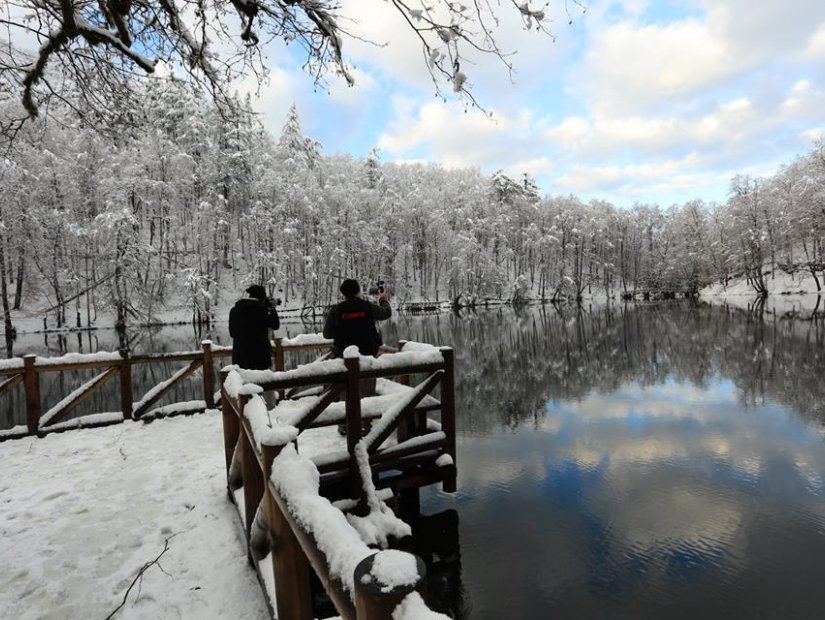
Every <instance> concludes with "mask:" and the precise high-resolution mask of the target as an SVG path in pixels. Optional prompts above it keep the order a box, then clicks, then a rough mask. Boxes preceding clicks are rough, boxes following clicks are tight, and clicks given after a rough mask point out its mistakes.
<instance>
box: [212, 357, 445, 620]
mask: <svg viewBox="0 0 825 620" xmlns="http://www.w3.org/2000/svg"><path fill="white" fill-rule="evenodd" d="M410 348H411V347H410V346H409V345H406V343H400V346H399V349H398V352H397V353H388V354H386V355H382V356H380V357H379V358H377V359H372V358H363V357H361V358H359V357H357V356H355V357H352V358H348V359H343V360H342V359H337V360H333V359H326V360H322V361H319V362H316V363H314V364H310V365H308V366H304V367H302V368H299V369H297V370H295V371H285V372H268V371H243V370H240V371H232V372H230V371H222V374H221V378H222V381H221V385H222V392H221V403H222V410H223V423H224V447H225V457H226V471H227V481H228V488H229V494H230V497H231V498H234V499H235V501H236V503H237V504H238V507H239V512H240V513H241V514H242V515H243V517H242V518H243V522H244V531H245V533H246V537H247V544H248V545H249V553H250V557H251V558H252V557H254V558H257V559H259V560H261V561H253V565H254V566H255V567H256V568H257V570H258V572H259V575H260V581H261V583H262V584H265V583H267V582H269V581H270V579H269V578H268V575H269V574H271V575H273V576H274V582H275V601H276V602H275V606H276V608H277V617H279V618H296V619H305V618H306V619H311V618H313V617H314V616H313V610H312V599H311V596H310V590H309V573H308V567H309V566H311V567H312V569H313V570H314V571H315V573H316V574H317V575H318V578H319V579H320V581H321V583H322V584H323V585H324V588H325V590H326V591H327V593H328V595H329V597H330V599H331V600H332V602H333V603H334V605H335V607H336V609H337V611H338V613H339V614H340V616H341V617H342V618H345V619H358V620H364V619H367V620H379V619H381V620H389V618H391V613H392V610H393V609H394V608H395V606H396V605H397V604H398V603H399V602H400V601H402V600H403V599H404V598H405V597H406V596H407V595H408V594H409V593H410V592H411V591H412V590H415V589H418V588H420V580H419V582H417V583H415V584H409V585H408V586H406V587H402V588H389V589H388V588H368V587H362V586H363V583H362V579H361V577H358V578H356V577H355V576H353V577H352V583H353V584H354V590H355V591H354V592H352V591H350V592H348V591H347V588H346V585H345V584H346V583H347V582H348V580H349V578H350V576H349V575H341V574H340V568H339V573H338V574H336V573H335V570H334V569H333V567H332V566H331V562H330V559H329V557H328V554H327V553H325V552H324V551H323V549H324V548H325V545H324V544H322V543H320V542H319V540H318V538H319V536H322V534H319V533H317V532H314V531H313V530H312V528H311V527H308V526H307V525H306V523H305V520H302V519H301V518H299V517H298V516H297V515H299V514H300V507H296V503H297V502H298V501H299V500H295V499H293V498H291V497H290V495H289V493H288V492H285V491H284V490H283V487H282V486H279V475H280V474H279V472H277V471H276V472H275V475H274V476H273V470H274V469H276V467H275V466H277V462H278V461H277V459H278V457H279V455H280V454H281V453H282V451H283V450H284V449H285V448H286V447H287V446H290V447H292V446H294V447H295V448H296V449H295V450H293V451H294V452H295V454H296V456H299V455H300V454H301V452H302V449H303V448H302V446H311V445H312V438H311V435H312V433H313V432H315V431H320V430H322V429H325V428H326V429H331V431H332V433H333V434H337V433H336V431H335V427H336V426H337V425H339V424H343V425H344V427H345V428H346V435H345V436H343V437H341V438H340V444H341V445H340V447H339V449H337V450H332V451H330V452H325V453H323V454H318V453H312V451H311V450H309V451H308V453H309V455H310V456H309V457H308V458H306V459H305V460H306V462H307V463H311V465H308V467H310V468H311V469H317V472H318V479H319V485H318V490H317V492H318V496H319V497H323V498H324V499H325V500H328V501H329V502H335V506H337V507H333V504H332V503H330V504H329V506H330V507H331V510H339V508H340V509H343V510H345V511H348V512H352V513H354V514H364V513H365V512H368V510H369V507H370V506H371V505H372V506H374V504H375V501H376V498H377V497H378V496H379V495H380V496H381V497H386V498H389V497H392V498H394V499H395V500H397V502H398V504H397V505H398V506H401V507H406V508H408V509H411V510H417V508H418V490H419V488H420V487H422V486H425V485H429V484H434V483H441V484H442V485H443V489H444V490H445V491H448V492H452V491H455V487H456V466H455V463H456V461H455V456H456V455H455V449H456V444H455V403H454V373H453V351H452V349H450V348H446V347H442V348H436V347H429V349H422V348H421V345H418V347H417V348H415V349H413V350H410ZM415 375H420V376H421V378H422V380H421V381H420V382H419V383H417V384H416V385H414V386H410V385H409V383H410V377H411V376H415ZM372 381H375V393H374V394H371V395H369V396H365V395H363V394H362V390H363V387H364V386H365V385H366V386H367V387H371V382H372ZM436 388H438V398H435V397H434V396H433V395H431V393H432V392H434V391H435V390H436ZM276 395H279V396H280V398H279V399H278V400H277V405H276V406H275V407H274V408H273V409H271V410H269V411H268V418H267V419H264V420H263V426H264V427H265V428H264V429H263V430H261V425H262V422H261V420H260V419H258V420H256V415H258V416H260V415H261V414H260V412H261V411H266V410H267V408H266V407H264V406H263V405H262V404H261V403H263V402H264V401H265V400H266V399H272V400H275V399H276V398H278V396H276ZM254 401H257V403H259V404H257V406H254V407H253V402H254ZM252 410H254V411H252ZM255 411H257V414H256V413H255ZM279 411H280V412H282V413H280V414H279ZM436 413H437V414H438V417H439V419H438V420H436V419H434V418H431V417H430V414H436ZM273 420H274V421H273ZM365 421H371V422H372V428H371V430H365V424H364V422H365ZM267 422H269V423H270V424H271V426H268V425H267ZM256 427H257V429H256ZM287 429H289V430H287ZM272 434H274V439H273V437H269V439H267V435H272ZM329 434H330V433H329V432H328V433H327V436H329ZM359 453H360V457H359ZM324 505H326V504H324ZM259 507H260V509H259ZM256 521H257V523H256ZM256 530H258V531H259V532H260V531H261V530H263V531H265V532H268V536H261V535H260V533H259V534H258V535H257V536H256ZM256 539H257V542H256ZM261 540H263V541H265V542H264V543H263V544H261V542H260V541H261ZM256 547H257V548H256ZM328 547H329V543H327V544H326V548H328ZM373 553H374V552H373ZM266 557H271V559H270V560H264V559H263V558H266ZM370 558H373V554H372V553H371V554H369V555H367V556H366V557H364V558H363V559H362V560H363V561H362V562H361V563H359V564H358V566H357V567H355V568H356V570H355V574H356V575H362V574H363V573H364V572H365V571H367V572H368V571H369V565H370V563H371V562H372V561H373V560H374V558H373V560H371V559H370ZM416 562H418V564H420V565H421V566H423V563H421V561H420V560H416ZM419 574H420V575H421V577H423V571H421V572H420V573H419ZM385 590H386V591H385Z"/></svg>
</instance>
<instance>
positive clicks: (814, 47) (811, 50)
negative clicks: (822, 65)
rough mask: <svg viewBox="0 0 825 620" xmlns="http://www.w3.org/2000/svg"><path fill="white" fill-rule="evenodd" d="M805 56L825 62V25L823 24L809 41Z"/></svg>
mask: <svg viewBox="0 0 825 620" xmlns="http://www.w3.org/2000/svg"><path fill="white" fill-rule="evenodd" d="M805 55H806V56H807V57H809V58H810V59H811V60H814V61H817V60H818V61H823V60H825V24H822V25H821V26H820V27H819V29H818V30H817V31H816V32H814V33H813V34H812V35H811V36H810V38H809V39H808V44H807V46H806V47H805Z"/></svg>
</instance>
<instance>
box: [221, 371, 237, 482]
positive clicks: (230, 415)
mask: <svg viewBox="0 0 825 620" xmlns="http://www.w3.org/2000/svg"><path fill="white" fill-rule="evenodd" d="M228 374H229V372H228V371H226V370H221V413H222V417H223V451H224V456H225V457H226V475H227V477H228V476H229V468H230V467H231V466H232V455H233V454H234V452H235V446H236V445H238V433H239V431H240V425H239V421H240V420H239V419H238V415H237V414H236V413H235V411H234V410H233V409H232V403H231V402H230V399H229V396H228V395H227V394H226V390H225V388H224V387H223V384H224V382H225V381H226V376H227V375H228ZM229 493H230V496H231V494H232V491H231V489H230V491H229Z"/></svg>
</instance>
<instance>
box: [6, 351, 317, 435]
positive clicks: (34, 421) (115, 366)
mask: <svg viewBox="0 0 825 620" xmlns="http://www.w3.org/2000/svg"><path fill="white" fill-rule="evenodd" d="M305 341H309V344H302V343H303V342H305ZM330 346H331V342H330V341H325V340H323V339H321V338H320V337H318V336H314V337H309V338H304V339H303V340H302V339H301V337H300V336H299V337H298V338H295V339H292V340H289V339H281V338H277V339H275V340H274V341H273V347H272V357H273V365H274V367H275V368H276V369H277V370H284V363H285V362H284V360H285V355H286V354H287V353H289V352H290V351H302V350H310V349H319V348H329V347H330ZM231 355H232V347H221V346H216V345H214V344H213V343H212V342H210V341H208V340H205V341H204V342H203V343H202V346H201V350H200V351H183V352H175V353H158V354H151V355H131V354H130V352H129V351H125V350H123V351H118V352H105V353H92V354H80V353H69V354H67V355H64V356H61V357H55V358H47V357H39V356H36V355H25V356H23V357H22V358H12V359H8V360H0V396H2V395H4V394H6V393H7V392H10V391H11V390H14V389H16V388H18V387H19V388H22V389H23V391H24V395H25V411H26V424H25V425H19V426H15V427H13V428H11V429H6V430H0V441H2V440H4V439H13V438H16V437H22V436H26V435H38V436H43V435H45V434H47V433H50V432H53V431H62V430H66V429H68V428H74V427H76V426H79V425H82V426H86V427H94V426H105V425H108V424H116V423H119V422H122V421H124V420H129V419H139V418H141V417H143V416H145V415H147V414H150V413H156V414H161V415H164V414H168V413H196V412H200V411H203V410H204V409H211V408H213V407H215V406H216V396H219V392H217V393H216V384H215V369H214V364H215V360H218V359H220V358H227V357H230V356H231ZM175 362H186V363H187V364H186V366H184V367H182V368H180V369H179V370H177V371H175V372H174V373H173V374H172V375H171V376H170V377H168V378H166V379H165V380H163V381H161V382H160V383H158V384H157V385H155V386H153V387H152V388H150V389H149V390H147V391H146V393H145V394H143V395H142V396H141V397H140V398H137V399H136V398H135V397H134V394H133V389H132V370H133V368H134V367H135V366H138V365H149V364H156V365H157V364H161V363H164V364H168V363H175ZM89 369H92V370H100V371H101V372H100V374H98V375H97V376H95V377H94V378H93V379H91V380H89V381H86V382H84V383H82V384H81V385H79V386H77V387H76V388H75V389H74V390H73V391H72V392H70V393H69V394H68V395H66V396H65V397H64V398H63V399H61V400H60V401H59V402H58V403H57V404H55V405H53V406H52V407H50V408H48V409H47V410H46V411H43V399H42V398H41V394H40V385H41V376H42V375H44V374H46V373H59V372H68V371H78V370H89ZM198 370H202V374H203V399H202V400H197V401H191V402H188V403H186V404H185V405H183V406H177V407H176V406H167V407H165V408H163V407H161V408H157V409H155V410H154V411H153V410H152V407H153V406H154V405H155V404H156V403H157V402H158V401H159V400H160V399H161V398H163V397H164V396H166V395H167V394H168V393H169V391H170V390H172V389H173V388H174V387H175V386H176V385H179V384H181V383H182V382H184V381H186V380H187V379H188V378H190V377H191V376H192V375H193V374H195V373H196V372H197V371H198ZM115 376H117V377H119V379H120V389H119V402H118V403H117V404H115V403H113V405H112V407H111V408H107V410H106V411H107V412H106V413H100V414H92V415H88V416H83V417H81V418H77V419H76V420H73V421H72V422H71V423H65V422H64V420H65V419H66V416H67V415H68V414H69V413H70V412H71V411H72V410H74V409H76V408H77V407H78V406H79V405H80V404H81V403H83V402H85V401H87V400H88V399H89V398H91V397H92V396H93V395H94V394H95V393H98V392H99V391H100V389H101V388H102V387H103V386H104V385H106V384H107V383H108V382H109V381H110V380H111V379H113V378H114V377H115Z"/></svg>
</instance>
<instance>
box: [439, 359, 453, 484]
mask: <svg viewBox="0 0 825 620" xmlns="http://www.w3.org/2000/svg"><path fill="white" fill-rule="evenodd" d="M441 355H442V356H443V357H444V378H443V379H442V380H441V428H442V429H443V430H444V433H445V434H446V435H447V453H448V454H449V455H450V456H451V457H452V459H453V465H456V464H457V463H456V458H455V456H456V455H455V452H456V447H455V357H454V351H453V350H452V349H451V348H449V347H442V349H441ZM443 489H444V491H445V492H446V493H455V491H456V480H455V477H454V476H451V477H450V478H448V479H447V480H445V481H444V485H443Z"/></svg>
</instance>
